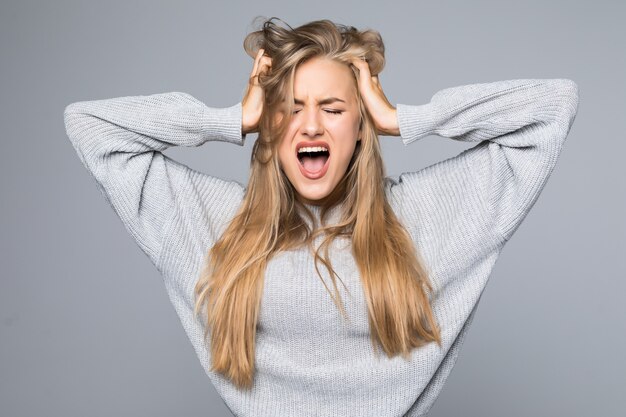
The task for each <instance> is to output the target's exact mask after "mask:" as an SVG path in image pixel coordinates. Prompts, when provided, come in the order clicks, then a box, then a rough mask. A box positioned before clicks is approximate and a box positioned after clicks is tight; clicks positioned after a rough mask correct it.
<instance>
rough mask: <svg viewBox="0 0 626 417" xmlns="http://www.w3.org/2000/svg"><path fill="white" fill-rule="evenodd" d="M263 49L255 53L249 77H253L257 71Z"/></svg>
mask: <svg viewBox="0 0 626 417" xmlns="http://www.w3.org/2000/svg"><path fill="white" fill-rule="evenodd" d="M263 52H264V50H263V49H259V50H258V52H257V53H256V57H254V65H253V66H252V72H251V73H250V77H254V76H255V75H256V73H257V71H258V69H259V62H260V61H261V57H262V56H263Z"/></svg>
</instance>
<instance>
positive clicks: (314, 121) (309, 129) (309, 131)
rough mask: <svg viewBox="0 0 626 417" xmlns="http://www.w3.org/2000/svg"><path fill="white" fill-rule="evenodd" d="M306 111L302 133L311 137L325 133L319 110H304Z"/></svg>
mask: <svg viewBox="0 0 626 417" xmlns="http://www.w3.org/2000/svg"><path fill="white" fill-rule="evenodd" d="M302 111H303V112H304V114H303V119H302V126H301V128H300V133H302V134H303V135H307V136H310V137H315V136H318V135H322V134H324V126H323V124H322V121H321V120H320V117H319V114H318V112H317V110H302Z"/></svg>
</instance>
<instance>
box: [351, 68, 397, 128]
mask: <svg viewBox="0 0 626 417" xmlns="http://www.w3.org/2000/svg"><path fill="white" fill-rule="evenodd" d="M352 65H354V66H355V67H357V68H358V70H359V76H358V78H357V80H358V85H359V92H360V93H361V97H362V99H363V102H364V103H365V107H367V111H368V112H369V114H370V116H371V117H372V119H373V121H374V125H375V127H376V130H377V132H378V134H382V135H389V136H400V128H399V127H398V118H397V112H396V108H395V107H393V106H392V105H391V103H389V100H387V97H386V96H385V93H384V92H383V88H382V87H381V85H380V82H379V81H378V75H374V76H372V75H371V73H370V67H369V64H368V63H367V61H364V60H361V59H358V58H356V59H354V60H352Z"/></svg>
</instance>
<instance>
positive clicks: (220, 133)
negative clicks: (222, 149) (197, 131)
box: [203, 102, 246, 146]
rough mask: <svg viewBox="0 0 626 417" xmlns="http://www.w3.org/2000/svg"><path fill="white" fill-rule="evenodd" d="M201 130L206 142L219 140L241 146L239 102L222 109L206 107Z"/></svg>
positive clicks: (240, 108)
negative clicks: (202, 129)
mask: <svg viewBox="0 0 626 417" xmlns="http://www.w3.org/2000/svg"><path fill="white" fill-rule="evenodd" d="M203 116H204V121H203V128H204V133H205V138H206V140H220V141H225V142H230V143H234V144H236V145H240V146H243V144H244V142H245V139H246V135H245V134H243V133H242V130H241V129H242V107H241V102H239V103H237V104H235V105H233V106H230V107H224V108H215V107H206V108H205V111H204V115H203Z"/></svg>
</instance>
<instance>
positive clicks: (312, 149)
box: [298, 146, 328, 153]
mask: <svg viewBox="0 0 626 417" xmlns="http://www.w3.org/2000/svg"><path fill="white" fill-rule="evenodd" d="M322 151H328V149H327V148H326V147H324V146H305V147H302V148H300V149H298V153H302V152H322Z"/></svg>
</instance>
